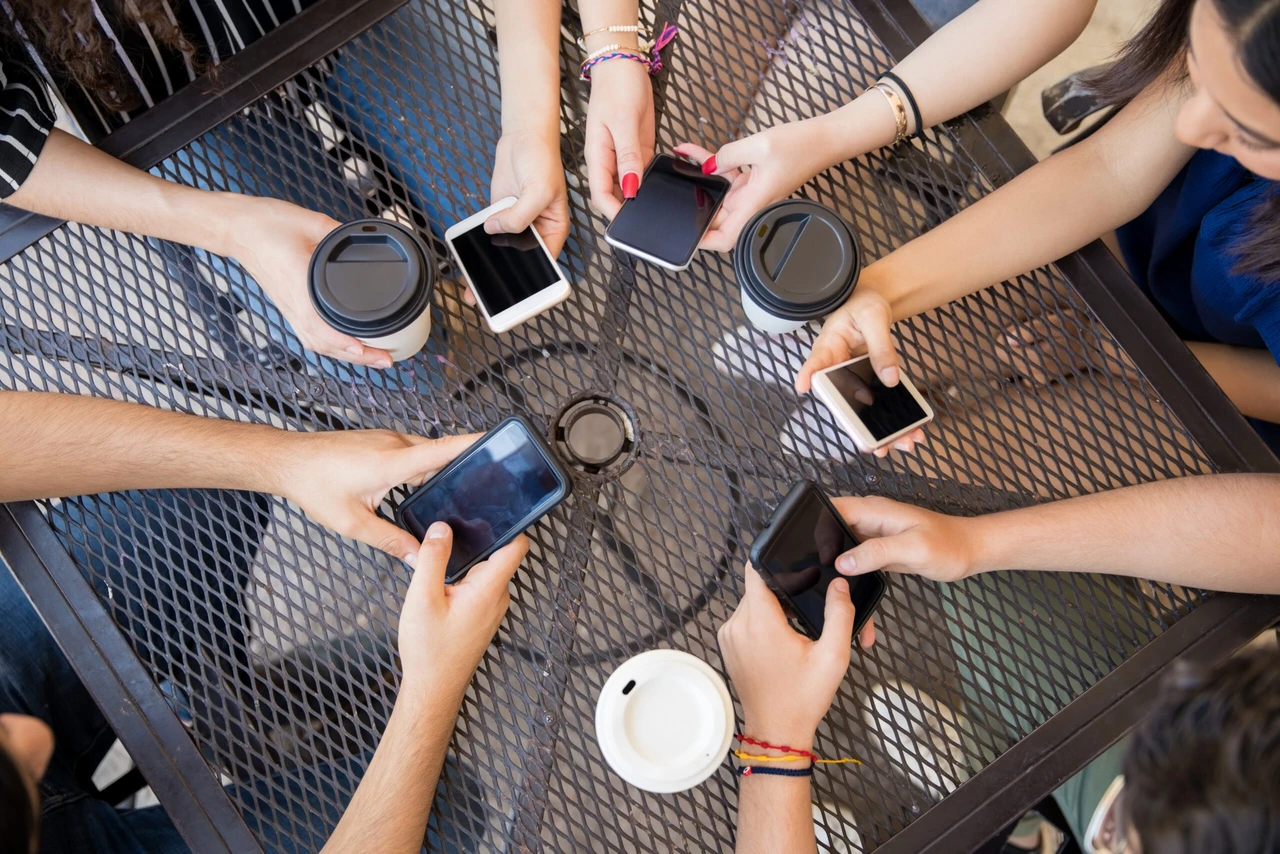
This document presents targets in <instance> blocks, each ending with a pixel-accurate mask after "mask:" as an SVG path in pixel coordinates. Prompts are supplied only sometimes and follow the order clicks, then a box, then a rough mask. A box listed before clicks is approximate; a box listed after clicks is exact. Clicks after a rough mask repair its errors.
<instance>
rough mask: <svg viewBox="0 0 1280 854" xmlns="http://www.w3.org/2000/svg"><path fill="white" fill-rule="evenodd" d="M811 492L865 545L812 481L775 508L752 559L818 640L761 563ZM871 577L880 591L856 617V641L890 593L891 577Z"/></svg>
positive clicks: (811, 634)
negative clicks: (887, 593)
mask: <svg viewBox="0 0 1280 854" xmlns="http://www.w3.org/2000/svg"><path fill="white" fill-rule="evenodd" d="M809 490H813V491H814V492H815V493H817V495H818V497H819V498H821V499H822V503H823V504H824V505H825V506H826V508H827V510H828V512H830V513H831V514H832V515H833V516H835V517H836V519H838V520H839V521H840V526H841V527H842V528H844V530H845V532H846V533H847V534H848V535H849V538H850V539H852V540H853V541H854V542H855V543H860V542H862V541H861V540H859V539H858V538H857V536H856V535H854V533H853V531H851V530H850V529H849V526H848V525H846V524H845V521H844V517H843V516H841V515H840V511H838V510H836V506H835V505H834V504H832V503H831V498H830V497H828V496H827V493H826V492H824V491H823V490H822V488H821V487H819V486H818V485H817V484H816V483H814V482H812V481H809V480H802V481H798V482H797V483H796V484H795V486H793V487H791V489H790V491H789V492H787V494H786V496H785V497H784V498H783V499H782V501H781V502H780V503H779V504H778V506H777V507H776V508H774V511H773V515H772V516H771V517H769V524H768V525H766V526H765V529H764V530H763V531H761V532H760V533H759V534H757V535H756V538H755V540H754V541H752V543H751V551H750V555H751V565H752V566H753V567H755V569H756V572H758V573H760V577H761V578H763V579H764V582H765V584H767V585H768V586H769V589H770V590H772V591H773V595H775V596H777V597H778V599H779V600H780V601H782V602H783V603H784V604H786V606H787V607H788V608H789V609H790V610H791V613H793V614H794V615H795V617H796V622H797V623H799V624H800V627H801V628H802V629H804V633H805V634H806V635H808V636H809V637H810V638H812V639H813V640H817V639H818V637H819V636H820V634H821V633H820V632H819V631H818V630H817V628H816V627H815V626H814V625H813V624H812V623H810V622H809V620H808V619H807V618H806V617H805V616H804V614H802V613H801V612H800V611H799V610H798V609H797V608H796V607H795V603H794V602H792V600H791V597H790V596H788V595H787V594H786V593H785V592H784V591H783V590H782V589H781V588H779V587H778V585H777V584H775V583H774V580H773V576H772V575H770V574H769V570H768V569H766V568H765V567H764V566H763V564H762V561H761V556H762V555H763V554H764V551H765V549H766V548H768V547H769V545H770V544H771V543H772V542H773V538H774V537H776V536H777V535H778V531H780V530H781V529H782V527H783V526H784V525H786V524H787V523H788V522H789V521H790V519H791V515H792V514H793V513H794V512H795V508H796V505H797V504H799V503H800V499H801V498H802V497H804V495H805V493H806V492H808V491H809ZM868 575H871V576H875V577H877V578H879V579H880V589H879V591H878V592H877V593H876V595H875V598H873V599H872V600H871V602H870V603H868V604H865V605H863V606H862V607H860V608H858V612H857V614H856V615H854V619H853V634H854V637H857V635H858V632H860V631H861V630H862V627H863V626H864V625H866V623H867V620H869V619H871V615H872V614H873V613H875V610H876V607H877V606H878V605H879V604H880V600H881V599H883V598H884V594H885V592H886V591H887V590H888V589H889V579H888V576H886V575H885V574H884V573H883V572H881V571H880V570H876V571H875V572H871V573H868Z"/></svg>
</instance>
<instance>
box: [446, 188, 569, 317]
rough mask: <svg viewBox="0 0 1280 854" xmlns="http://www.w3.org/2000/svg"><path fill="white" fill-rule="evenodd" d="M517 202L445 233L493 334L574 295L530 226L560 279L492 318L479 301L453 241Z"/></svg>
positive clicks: (489, 210) (511, 198)
mask: <svg viewBox="0 0 1280 854" xmlns="http://www.w3.org/2000/svg"><path fill="white" fill-rule="evenodd" d="M515 203H516V197H515V196H507V197H506V198H505V199H502V200H501V201H499V202H496V203H494V204H492V205H490V206H489V207H487V208H485V209H484V210H482V211H480V212H479V213H475V214H472V215H471V216H469V217H467V218H466V219H464V220H463V221H462V222H460V223H457V224H456V225H451V226H449V228H448V229H447V230H446V231H445V233H444V242H445V243H447V244H449V251H450V252H451V253H452V254H453V260H454V261H456V262H457V264H458V269H459V270H461V271H462V277H463V278H464V279H466V282H467V286H468V287H469V288H471V293H473V294H474V295H475V297H476V308H477V309H479V311H480V314H481V315H482V316H483V317H484V320H485V323H486V324H487V325H488V327H489V328H490V329H491V330H493V331H494V332H506V331H507V330H509V329H514V328H515V327H517V326H519V325H520V324H521V323H524V322H525V321H526V320H529V319H530V318H533V317H537V316H538V315H539V314H542V312H544V311H546V310H547V309H550V308H553V307H554V306H557V305H559V304H560V303H562V302H564V301H565V300H566V299H568V298H569V296H570V295H571V294H572V293H573V289H572V288H571V287H570V286H569V280H568V279H566V278H565V276H564V272H563V271H562V270H561V269H560V265H559V264H557V263H556V259H555V257H554V256H553V255H552V254H551V251H550V250H549V249H547V244H546V242H545V241H543V239H542V235H541V234H539V233H538V229H536V228H533V227H532V226H530V228H529V230H530V231H532V232H533V236H534V237H536V238H538V245H539V246H541V247H542V251H543V252H546V253H547V260H548V261H550V262H551V269H553V270H555V272H556V276H557V279H556V281H554V282H552V283H551V284H549V285H547V287H545V288H543V289H542V290H540V291H538V292H537V293H535V294H533V295H532V296H529V297H527V298H525V299H523V300H521V301H520V302H518V303H516V304H515V305H513V306H511V308H508V309H506V310H505V311H501V312H498V313H497V314H492V315H491V314H490V313H489V309H488V308H487V307H486V306H485V304H484V300H483V299H481V298H480V292H479V289H477V288H476V286H475V282H473V281H472V280H471V273H470V272H468V270H467V268H466V265H464V264H463V263H462V259H461V258H460V257H458V250H457V249H455V248H454V245H453V241H454V239H455V238H456V237H458V235H461V234H466V233H467V232H468V231H471V230H472V229H473V228H484V223H485V220H487V219H488V218H489V217H491V216H493V215H494V214H496V213H498V212H499V211H505V210H506V209H507V208H510V207H511V206H513V205H514V204H515Z"/></svg>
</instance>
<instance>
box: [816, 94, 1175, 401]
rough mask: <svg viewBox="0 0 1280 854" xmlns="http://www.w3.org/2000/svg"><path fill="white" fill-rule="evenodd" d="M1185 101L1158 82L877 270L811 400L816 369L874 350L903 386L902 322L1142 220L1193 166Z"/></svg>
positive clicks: (828, 354)
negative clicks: (893, 331) (1181, 131)
mask: <svg viewBox="0 0 1280 854" xmlns="http://www.w3.org/2000/svg"><path fill="white" fill-rule="evenodd" d="M1180 101H1181V96H1180V90H1179V89H1178V88H1176V87H1175V85H1174V84H1173V83H1171V82H1169V81H1166V80H1160V81H1157V82H1156V83H1153V84H1152V85H1151V86H1149V87H1148V88H1147V89H1146V90H1144V91H1143V92H1142V93H1141V94H1140V95H1139V96H1138V97H1137V98H1135V99H1134V100H1133V101H1132V102H1131V103H1130V104H1129V105H1127V106H1126V107H1125V108H1124V109H1123V110H1121V111H1120V112H1119V113H1117V114H1116V116H1115V117H1114V118H1113V119H1112V120H1111V121H1109V122H1107V124H1106V125H1104V126H1103V127H1102V129H1101V130H1099V131H1098V132H1097V133H1095V134H1093V135H1092V136H1091V137H1089V138H1088V139H1085V140H1084V141H1082V142H1080V143H1079V144H1078V145H1074V146H1072V147H1071V148H1068V149H1067V150H1065V151H1062V152H1059V153H1058V154H1055V155H1053V156H1052V157H1050V158H1049V159H1048V160H1045V161H1043V162H1041V163H1038V164H1036V165H1035V166H1033V167H1032V168H1030V169H1028V170H1027V171H1026V172H1024V173H1023V174H1021V175H1019V176H1018V177H1017V178H1015V179H1014V180H1013V181H1010V182H1009V183H1008V184H1007V185H1005V186H1003V187H1001V188H1000V189H998V190H996V191H995V192H994V193H991V194H990V195H988V196H986V197H985V198H983V199H981V200H980V201H978V202H977V203H975V204H974V205H972V206H971V207H969V208H967V209H965V210H963V211H961V212H960V213H958V214H956V215H955V216H954V217H952V218H951V219H949V220H947V221H946V222H944V223H943V224H942V225H940V226H938V227H937V228H935V229H933V230H931V231H929V232H927V233H926V234H923V235H921V236H920V237H917V238H916V239H914V240H911V241H909V242H907V243H906V244H904V245H903V246H901V247H899V248H898V249H896V250H895V251H893V252H891V253H890V254H888V255H886V256H885V257H884V258H881V259H880V260H878V261H876V262H875V263H873V264H871V265H870V266H868V267H867V268H866V269H865V270H863V271H862V276H861V277H860V278H859V280H858V287H857V289H856V290H855V291H854V294H853V296H852V297H851V298H850V299H849V301H848V302H847V303H845V304H844V305H843V306H842V307H841V308H839V309H838V310H837V311H836V312H835V313H833V314H832V315H831V316H830V317H828V318H827V320H826V322H825V323H824V324H823V328H822V332H821V334H820V335H819V336H818V340H817V341H815V342H814V345H813V350H812V352H811V353H810V356H809V359H808V361H806V362H805V364H804V366H803V367H802V368H801V369H800V373H799V375H798V376H797V378H796V387H797V388H798V389H799V390H801V391H807V390H808V388H809V379H810V377H811V376H812V375H813V372H814V371H816V370H820V369H821V368H825V367H830V366H831V365H834V364H837V363H839V362H842V361H844V360H846V359H849V358H852V357H853V356H854V355H856V354H858V353H860V352H861V351H862V349H863V348H864V347H865V348H866V350H867V351H868V352H869V353H870V355H871V361H872V363H873V364H874V365H875V366H876V370H877V371H878V372H879V373H880V376H881V378H882V379H883V380H884V381H885V382H886V383H888V384H890V385H892V384H893V383H895V382H896V381H897V379H896V365H897V355H896V353H895V352H894V347H893V339H892V337H891V336H890V334H889V324H890V323H891V322H892V321H894V320H901V319H902V318H905V317H911V316H913V315H916V314H919V313H920V312H923V311H927V310H929V309H931V308H934V307H936V306H939V305H943V304H945V303H948V302H951V301H952V300H957V299H960V298H961V297H964V296H967V295H968V294H971V293H973V292H974V291H977V290H980V289H981V288H985V287H988V286H990V285H993V284H995V283H997V282H1001V281H1004V280H1005V279H1009V278H1012V277H1014V276H1017V275H1020V274H1022V273H1025V272H1026V271H1027V270H1033V269H1035V268H1037V267H1040V266H1043V265H1045V264H1048V263H1051V262H1053V261H1055V260H1057V259H1058V258H1061V257H1063V256H1064V255H1067V254H1068V253H1070V252H1073V251H1075V250H1076V249H1079V248H1080V247H1081V246H1084V245H1085V244H1087V243H1089V242H1090V241H1091V240H1095V239H1096V238H1098V237H1099V236H1100V235H1102V234H1105V233H1106V232H1108V231H1111V230H1112V229H1115V228H1117V227H1118V226H1120V225H1123V224H1124V223H1126V222H1128V221H1130V220H1131V219H1133V218H1134V217H1136V216H1137V215H1138V214H1140V213H1142V212H1143V211H1144V210H1146V208H1147V206H1148V205H1150V204H1151V202H1152V201H1153V200H1154V199H1155V198H1156V196H1158V195H1159V194H1160V192H1161V191H1162V190H1163V189H1164V188H1165V187H1166V186H1168V184H1169V182H1170V181H1171V180H1172V179H1173V177H1174V176H1175V175H1177V173H1178V170H1180V169H1181V168H1182V167H1183V166H1184V165H1185V164H1186V162H1187V160H1188V159H1190V157H1191V154H1192V149H1191V148H1189V147H1188V146H1186V145H1183V144H1182V143H1180V142H1178V140H1177V138H1176V136H1175V134H1174V121H1175V119H1176V117H1177V112H1178V107H1179V104H1180ZM957 258H963V259H964V263H963V264H957V263H956V259H957ZM886 372H889V373H886ZM891 376H892V381H890V377H891Z"/></svg>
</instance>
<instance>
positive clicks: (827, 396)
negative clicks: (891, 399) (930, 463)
mask: <svg viewBox="0 0 1280 854" xmlns="http://www.w3.org/2000/svg"><path fill="white" fill-rule="evenodd" d="M869 358H870V357H869V356H859V357H858V358H856V359H850V360H849V361H847V362H841V363H840V364H838V365H832V366H831V367H830V368H826V369H825V370H821V371H818V372H817V373H816V374H814V375H813V380H812V381H811V384H810V388H812V389H813V393H814V395H815V396H816V397H817V398H818V400H820V401H822V403H823V405H825V406H826V407H827V409H829V410H831V414H832V415H834V416H835V419H836V423H837V424H839V425H840V427H841V428H842V429H843V430H844V431H845V432H846V433H848V434H849V436H850V437H851V438H852V439H853V441H854V442H855V443H856V444H857V446H858V449H859V450H861V451H862V452H863V453H868V454H869V453H871V452H872V451H874V450H876V449H877V448H883V447H885V446H886V445H891V444H893V442H894V441H895V440H897V439H900V438H902V437H903V436H905V435H906V434H908V433H910V432H911V431H912V430H915V429H916V428H917V427H922V426H924V425H925V424H928V423H929V422H930V421H932V420H933V407H931V406H930V405H929V402H928V401H927V400H925V399H924V398H923V397H921V395H920V392H919V391H917V390H916V387H915V385H914V384H913V383H912V382H911V380H910V379H908V378H907V375H906V374H905V373H903V372H902V371H901V370H900V371H898V382H899V383H901V384H902V387H903V388H905V389H906V390H907V391H908V392H910V394H911V396H912V397H913V398H915V401H916V403H918V404H920V408H921V409H923V410H924V418H921V419H920V420H919V421H916V422H915V423H914V424H909V425H907V426H906V427H903V428H902V429H901V430H899V431H898V432H896V433H892V434H890V435H889V436H886V437H885V438H883V439H881V440H880V441H878V442H877V441H876V440H875V438H874V437H873V436H872V435H871V431H870V430H868V429H867V427H866V425H865V424H863V423H862V419H861V418H859V417H858V416H857V414H856V413H855V412H854V411H853V409H852V408H851V407H850V406H849V404H847V403H845V401H844V398H843V397H842V396H841V395H840V393H839V392H838V391H836V389H835V386H833V385H832V384H831V380H829V379H827V377H826V374H829V373H831V372H832V371H838V370H842V369H844V368H845V367H847V366H849V365H852V364H853V363H854V362H861V361H864V360H867V359H869Z"/></svg>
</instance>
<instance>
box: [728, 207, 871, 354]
mask: <svg viewBox="0 0 1280 854" xmlns="http://www.w3.org/2000/svg"><path fill="white" fill-rule="evenodd" d="M733 270H734V273H735V274H736V275H737V277H738V285H739V287H740V288H741V289H742V310H743V311H744V312H745V313H746V315H747V320H749V321H751V325H752V326H754V327H755V328H756V329H759V330H760V331H761V332H768V333H770V334H773V335H783V334H786V333H788V332H794V331H795V330H797V329H799V328H800V327H801V326H804V325H805V324H806V323H808V322H809V321H810V320H817V319H819V318H822V317H826V316H827V315H828V314H830V313H831V312H833V311H835V310H836V309H837V308H839V307H840V306H841V305H843V304H844V301H845V300H847V299H848V298H849V295H850V294H851V293H853V286H854V285H855V284H857V282H858V273H859V272H861V270H862V251H861V249H860V247H859V246H858V240H857V238H855V237H854V235H853V230H852V229H850V228H849V225H848V223H846V222H845V221H844V219H842V218H841V216H840V215H839V214H837V213H836V212H835V211H833V210H831V208H829V207H827V206H826V205H820V204H818V203H817V202H809V201H804V200H799V199H788V200H787V201H782V202H777V203H775V204H772V205H770V206H769V207H767V208H765V209H764V210H762V211H760V213H758V214H756V215H755V216H754V217H753V218H752V219H751V220H750V221H749V222H748V223H747V225H746V226H745V227H744V228H743V229H742V233H741V234H740V235H738V245H737V246H736V247H735V248H734V252H733Z"/></svg>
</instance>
